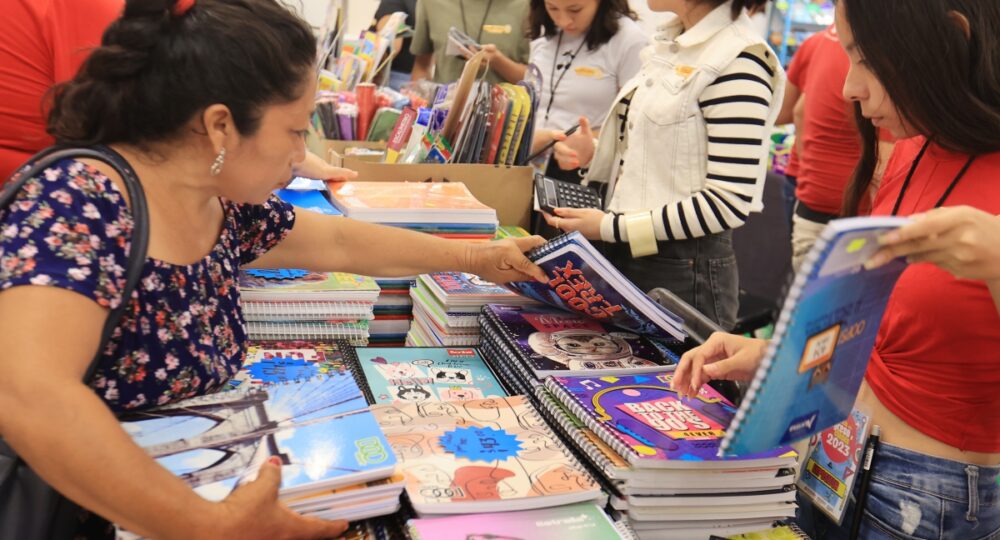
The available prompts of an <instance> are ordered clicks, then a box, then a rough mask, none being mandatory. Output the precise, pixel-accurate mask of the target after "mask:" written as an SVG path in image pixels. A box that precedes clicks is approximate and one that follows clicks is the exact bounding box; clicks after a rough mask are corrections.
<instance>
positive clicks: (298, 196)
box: [275, 189, 343, 216]
mask: <svg viewBox="0 0 1000 540" xmlns="http://www.w3.org/2000/svg"><path fill="white" fill-rule="evenodd" d="M275 193H276V194H277V195H278V198H280V199H281V200H283V201H285V202H287V203H289V204H291V205H292V206H295V207H297V208H302V209H303V210H311V211H313V212H317V213H320V214H326V215H328V216H342V215H343V212H341V211H340V210H337V208H336V207H335V206H333V205H332V204H330V201H328V200H327V199H326V197H325V196H324V195H323V192H322V191H318V190H302V191H300V190H296V189H279V190H277V191H275Z"/></svg>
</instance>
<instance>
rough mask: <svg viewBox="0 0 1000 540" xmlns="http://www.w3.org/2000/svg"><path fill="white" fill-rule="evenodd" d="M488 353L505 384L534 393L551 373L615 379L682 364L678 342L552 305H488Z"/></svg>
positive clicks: (483, 321)
mask: <svg viewBox="0 0 1000 540" xmlns="http://www.w3.org/2000/svg"><path fill="white" fill-rule="evenodd" d="M480 331H481V332H482V339H481V342H480V347H481V348H482V350H483V353H484V355H485V356H486V358H487V359H488V360H489V361H490V363H491V364H492V365H493V366H494V369H496V370H497V373H499V374H500V377H501V378H502V379H503V381H504V382H505V384H507V385H509V386H510V387H511V388H514V389H515V391H516V392H518V393H523V394H526V395H533V394H534V388H535V387H537V386H541V385H542V383H543V381H544V380H545V378H546V377H549V376H552V375H561V376H570V375H589V376H595V377H600V376H616V375H628V374H636V373H645V372H655V371H662V370H663V369H664V368H672V367H674V366H676V365H677V362H678V361H679V360H680V356H679V355H678V352H677V351H679V350H680V349H679V348H678V344H677V343H671V342H666V341H658V340H655V339H650V338H648V337H646V336H642V335H639V334H635V333H632V332H626V331H623V330H622V329H620V328H615V327H612V326H610V325H607V324H603V323H600V322H597V321H596V320H594V319H592V318H589V317H586V316H584V315H579V314H575V313H567V312H565V311H562V310H559V309H556V308H553V307H549V306H506V305H497V304H487V305H486V306H484V307H483V310H482V314H481V315H480Z"/></svg>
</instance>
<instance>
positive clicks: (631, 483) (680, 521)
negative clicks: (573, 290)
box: [535, 371, 796, 539]
mask: <svg viewBox="0 0 1000 540" xmlns="http://www.w3.org/2000/svg"><path fill="white" fill-rule="evenodd" d="M671 377H672V374H671V373H670V372H667V371H660V372H653V373H644V374H635V375H616V376H590V377H561V376H556V377H551V378H549V379H547V381H546V383H545V385H544V386H541V387H538V388H536V389H535V395H536V397H537V398H538V400H539V404H540V405H539V409H540V410H541V411H542V412H543V413H544V415H545V416H546V418H547V419H548V420H549V422H550V423H552V424H553V425H555V426H557V430H558V431H559V432H560V434H561V435H562V436H563V437H564V438H565V439H566V440H568V441H571V444H572V445H573V446H574V447H575V449H576V450H577V451H578V452H579V453H580V454H581V455H583V456H585V461H587V462H589V463H590V464H591V465H592V466H593V467H594V468H595V469H596V470H597V471H598V474H599V475H600V476H602V477H603V480H604V481H605V482H606V483H605V485H606V486H610V491H611V492H612V497H611V507H612V508H613V509H614V510H615V514H614V515H615V516H617V517H620V518H623V519H627V520H628V522H629V524H630V525H631V527H632V528H633V529H634V530H635V531H636V533H637V535H638V536H639V538H679V539H687V538H707V537H708V536H709V535H717V536H729V535H732V534H739V533H744V532H749V531H755V530H761V529H766V528H768V527H769V526H770V524H771V523H772V522H774V521H775V520H779V519H784V518H788V517H792V516H794V515H795V509H796V505H795V489H794V474H793V468H794V466H795V464H796V455H795V452H794V451H793V450H792V449H791V448H789V447H782V448H777V449H775V450H772V451H770V452H766V453H761V454H753V455H748V456H742V457H739V458H721V457H719V456H718V453H719V443H720V441H721V439H722V437H723V436H724V435H725V428H726V426H728V425H729V423H730V421H731V420H732V418H733V415H734V413H735V410H736V409H735V407H734V406H733V405H732V403H730V402H729V401H727V400H726V399H725V398H724V397H723V396H722V395H720V394H719V393H717V392H716V391H715V390H713V389H712V388H711V387H709V386H707V385H706V386H704V387H703V388H702V389H701V392H700V393H699V395H698V396H697V397H695V398H691V399H681V398H679V397H678V396H677V393H676V392H674V391H672V390H670V380H671Z"/></svg>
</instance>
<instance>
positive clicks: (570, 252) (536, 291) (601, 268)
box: [507, 231, 686, 342]
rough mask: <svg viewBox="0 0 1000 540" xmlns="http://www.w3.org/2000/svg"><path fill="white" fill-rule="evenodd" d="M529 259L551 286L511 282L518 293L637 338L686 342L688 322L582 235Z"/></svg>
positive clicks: (558, 240)
mask: <svg viewBox="0 0 1000 540" xmlns="http://www.w3.org/2000/svg"><path fill="white" fill-rule="evenodd" d="M528 258H529V259H531V260H532V261H533V262H534V263H535V264H537V265H538V266H540V267H541V268H542V270H544V271H545V274H546V275H548V276H549V281H548V282H547V283H539V282H537V281H517V282H513V283H508V284H507V286H508V287H510V288H511V290H513V291H514V292H517V293H519V294H522V295H524V296H527V297H528V298H532V299H534V300H538V301H539V302H544V303H546V304H549V305H551V306H554V307H557V308H559V309H562V310H564V311H568V312H570V313H578V314H582V315H586V316H588V317H590V318H593V319H596V320H597V321H599V322H601V323H604V324H610V325H612V326H617V327H619V328H622V329H625V330H629V331H632V332H634V333H636V334H641V335H645V336H649V337H653V338H658V339H663V340H668V341H673V340H676V341H680V342H683V341H684V339H685V337H686V333H685V332H684V329H683V324H684V321H683V320H681V318H680V317H678V316H677V315H675V314H674V313H671V312H670V311H669V310H667V309H666V308H664V307H663V306H661V305H659V304H658V303H656V302H655V301H653V300H652V299H651V298H650V297H649V296H646V293H645V292H644V291H642V290H640V289H639V288H638V287H636V286H635V284H633V283H632V282H631V281H629V279H628V278H627V277H625V276H624V275H623V274H622V273H621V272H620V271H619V270H618V269H617V268H615V267H614V265H612V264H611V262H610V261H608V260H607V259H606V258H605V257H604V255H602V254H601V252H600V251H598V250H597V248H595V247H594V246H593V245H592V244H591V243H590V242H588V241H587V239H586V238H584V237H583V235H582V234H580V233H579V232H576V231H574V232H571V233H569V234H564V235H562V236H559V237H556V238H553V239H552V240H550V241H549V242H547V243H546V244H545V245H543V246H540V247H538V248H536V249H534V250H532V251H531V252H529V253H528Z"/></svg>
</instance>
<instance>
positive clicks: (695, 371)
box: [670, 332, 767, 397]
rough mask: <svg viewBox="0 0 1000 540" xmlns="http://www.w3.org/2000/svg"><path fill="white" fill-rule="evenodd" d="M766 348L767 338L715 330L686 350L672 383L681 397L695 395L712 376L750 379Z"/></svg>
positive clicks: (738, 379) (728, 378) (736, 379)
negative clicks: (699, 342) (696, 344)
mask: <svg viewBox="0 0 1000 540" xmlns="http://www.w3.org/2000/svg"><path fill="white" fill-rule="evenodd" d="M766 350H767V341H765V340H763V339H753V338H748V337H743V336H737V335H735V334H727V333H724V332H715V333H714V334H712V335H711V336H710V337H709V338H708V339H707V340H705V343H704V344H702V345H701V346H699V347H695V348H693V349H691V350H690V351H688V352H686V353H684V356H682V357H681V361H680V363H679V364H678V365H677V370H676V371H674V377H673V380H672V381H671V382H670V386H671V388H673V389H674V390H676V391H677V393H678V395H680V396H681V397H693V396H696V395H698V391H699V390H700V389H701V386H702V385H703V384H705V383H707V382H708V381H710V380H712V379H723V380H728V381H748V380H750V379H751V378H752V377H753V375H754V373H755V372H756V371H757V366H759V365H760V362H761V360H762V359H763V358H764V352H765V351H766Z"/></svg>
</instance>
